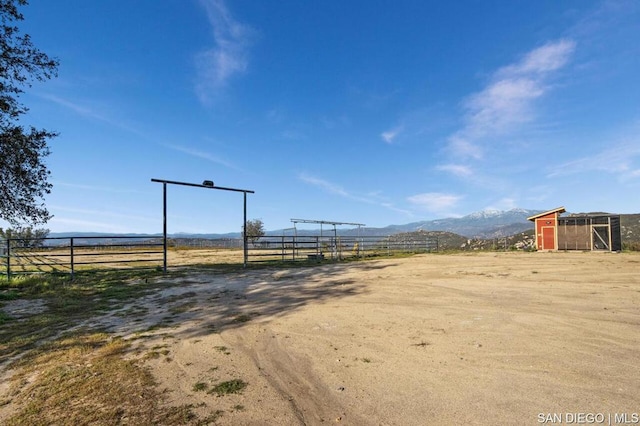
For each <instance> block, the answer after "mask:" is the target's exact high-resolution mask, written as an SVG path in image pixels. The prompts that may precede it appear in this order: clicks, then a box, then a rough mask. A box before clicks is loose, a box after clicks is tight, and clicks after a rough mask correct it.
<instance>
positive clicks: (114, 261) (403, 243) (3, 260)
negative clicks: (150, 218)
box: [0, 235, 438, 280]
mask: <svg viewBox="0 0 640 426" xmlns="http://www.w3.org/2000/svg"><path fill="white" fill-rule="evenodd" d="M167 245H168V247H169V249H170V250H177V251H178V252H184V250H188V251H191V250H193V251H194V252H198V253H200V252H202V254H201V255H199V256H201V258H202V259H203V260H204V262H205V263H206V262H208V263H212V264H213V263H215V262H216V259H219V258H218V257H216V256H214V255H213V254H212V253H210V251H211V250H215V251H216V252H219V251H220V250H223V251H225V250H229V251H230V252H236V251H237V249H238V248H242V239H241V238H240V239H232V238H226V239H187V238H184V239H180V238H176V239H170V240H169V241H168V244H167ZM433 251H438V240H437V238H433V237H423V238H401V237H398V236H388V237H338V236H332V237H327V236H324V237H323V236H292V235H288V236H284V235H283V236H264V237H261V238H259V239H258V240H256V241H253V242H249V243H248V247H247V253H248V261H249V262H250V263H260V262H274V261H276V262H277V261H282V262H289V261H321V260H343V259H347V258H357V257H360V258H363V257H370V256H376V255H378V256H379V255H391V254H394V253H398V252H411V253H426V252H433ZM174 256H175V254H174ZM234 259H235V257H234ZM166 261H167V252H165V247H164V243H163V241H162V239H161V238H158V237H157V236H97V237H85V236H82V237H55V238H53V237H52V238H39V239H25V238H15V239H5V240H3V239H0V276H1V275H2V274H3V272H4V275H5V276H6V277H7V278H8V279H9V280H11V277H12V276H17V275H28V274H38V273H65V274H70V275H71V276H72V277H73V276H74V274H75V273H76V272H79V271H95V270H98V269H121V268H157V267H161V266H164V265H165V264H166V263H165V262H166ZM218 261H220V260H218ZM240 261H241V260H240V259H239V258H238V262H240ZM232 262H235V260H232ZM174 266H179V265H174ZM3 268H4V271H3V270H2V269H3Z"/></svg>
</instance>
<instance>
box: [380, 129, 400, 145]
mask: <svg viewBox="0 0 640 426" xmlns="http://www.w3.org/2000/svg"><path fill="white" fill-rule="evenodd" d="M403 130H404V128H403V126H398V127H395V128H393V129H391V130H387V131H386V132H382V133H381V134H380V137H381V138H382V140H383V141H385V142H386V143H388V144H391V143H393V141H394V140H395V138H396V137H398V135H399V134H400V133H402V131H403Z"/></svg>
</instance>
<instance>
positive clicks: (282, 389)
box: [223, 326, 365, 425]
mask: <svg viewBox="0 0 640 426" xmlns="http://www.w3.org/2000/svg"><path fill="white" fill-rule="evenodd" d="M223 338H224V340H225V341H226V342H228V343H229V345H231V346H233V347H234V349H236V350H240V351H242V352H243V353H244V354H245V355H246V356H248V357H249V358H250V359H252V360H253V362H254V364H255V365H256V367H257V368H258V370H259V371H260V372H261V374H262V375H263V377H264V378H265V379H266V380H267V381H268V382H269V384H270V385H271V386H272V387H273V388H274V389H275V390H276V391H277V392H278V393H279V394H280V395H281V396H282V398H284V399H285V400H288V401H289V404H290V405H291V408H292V410H293V411H294V413H295V415H296V417H297V418H298V420H299V421H300V423H301V424H303V425H315V424H320V423H327V422H340V423H343V424H365V423H363V421H364V420H363V419H361V418H360V417H359V416H358V415H357V414H355V413H347V412H346V409H345V407H344V404H342V402H341V401H340V399H339V397H338V394H336V392H338V390H335V389H331V388H330V387H329V386H327V384H326V383H324V382H323V380H322V379H321V378H320V377H319V375H318V374H317V373H316V372H315V371H314V368H313V365H312V362H311V360H310V359H309V358H308V357H306V356H303V355H300V354H296V353H295V352H294V351H293V350H292V349H291V348H290V347H287V345H286V344H285V343H284V342H283V341H282V340H281V339H280V338H279V337H278V336H277V335H276V334H275V333H274V332H273V330H271V329H270V328H265V327H264V326H253V327H244V328H239V329H235V330H230V331H228V332H225V333H224V335H223Z"/></svg>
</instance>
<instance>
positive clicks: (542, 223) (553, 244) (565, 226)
mask: <svg viewBox="0 0 640 426" xmlns="http://www.w3.org/2000/svg"><path fill="white" fill-rule="evenodd" d="M564 212H565V209H564V207H558V208H557V209H553V210H549V211H547V212H543V213H540V214H537V215H535V216H531V217H529V218H527V219H528V220H531V221H534V222H535V231H536V232H535V233H536V248H537V249H538V250H582V251H621V250H622V235H621V229H620V215H612V214H608V213H589V214H572V215H569V216H566V217H560V214H561V213H564Z"/></svg>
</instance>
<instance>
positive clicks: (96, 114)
mask: <svg viewBox="0 0 640 426" xmlns="http://www.w3.org/2000/svg"><path fill="white" fill-rule="evenodd" d="M39 96H40V97H41V98H43V99H46V100H48V101H51V102H53V103H55V104H57V105H60V106H62V107H64V108H67V109H69V110H71V111H73V112H75V113H76V114H78V115H80V116H82V117H84V118H89V119H91V120H96V121H101V122H103V123H105V124H108V125H110V126H112V127H116V128H119V129H122V130H126V131H128V132H131V133H133V134H135V135H138V136H142V137H145V138H146V137H147V135H145V134H144V133H142V132H141V131H140V130H138V129H136V128H134V127H131V126H128V125H126V124H125V123H123V122H122V121H121V120H116V119H114V118H113V117H111V116H110V115H109V114H107V113H104V112H101V111H97V110H96V109H95V108H92V107H89V106H87V105H83V104H80V103H78V102H74V101H70V100H68V99H64V98H61V97H60V96H56V95H52V94H41V95H39Z"/></svg>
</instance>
